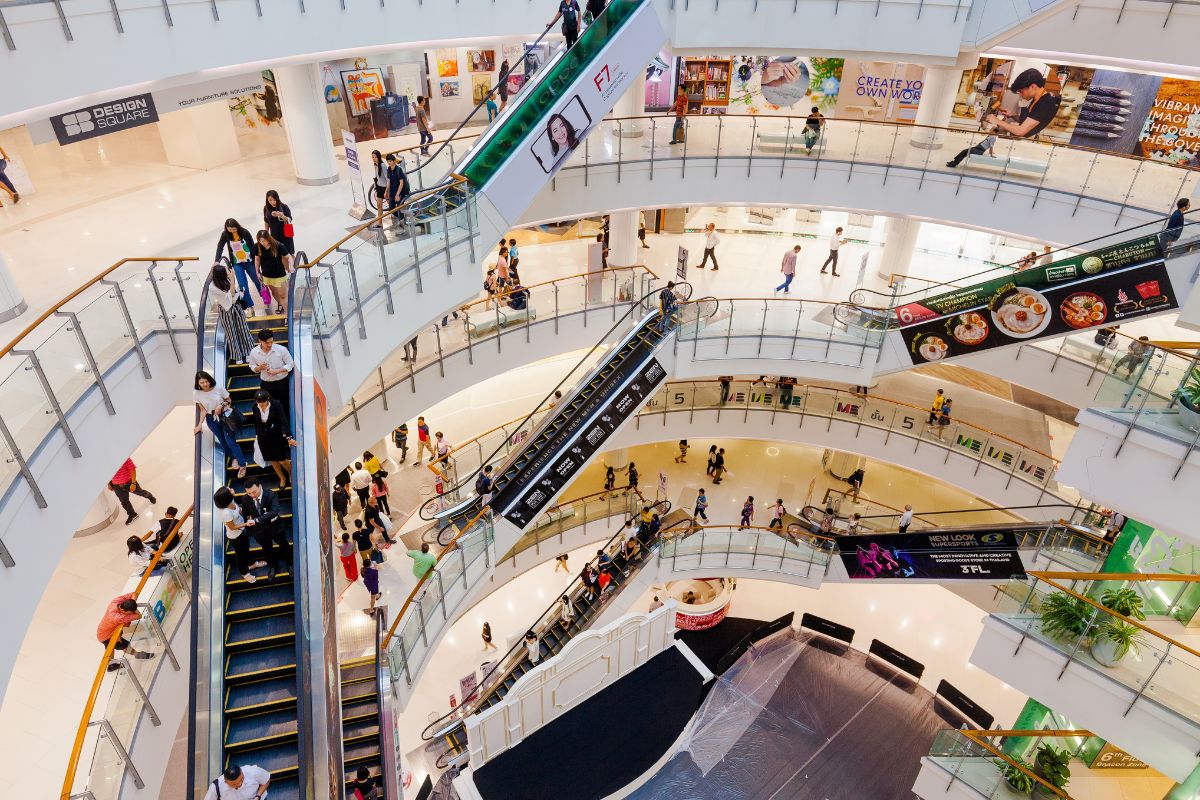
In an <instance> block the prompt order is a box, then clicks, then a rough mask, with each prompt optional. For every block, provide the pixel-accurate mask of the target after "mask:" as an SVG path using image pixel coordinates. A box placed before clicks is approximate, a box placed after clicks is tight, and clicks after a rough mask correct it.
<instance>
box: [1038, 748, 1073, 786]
mask: <svg viewBox="0 0 1200 800" xmlns="http://www.w3.org/2000/svg"><path fill="white" fill-rule="evenodd" d="M1033 771H1034V772H1035V773H1037V776H1038V777H1039V778H1041V779H1042V780H1044V781H1045V782H1046V783H1048V784H1050V785H1051V786H1053V787H1054V788H1055V789H1064V788H1066V785H1067V784H1068V783H1070V782H1071V754H1070V753H1069V752H1067V751H1066V750H1062V749H1060V748H1057V747H1055V746H1054V745H1052V744H1042V745H1039V746H1038V749H1037V755H1035V756H1034V760H1033Z"/></svg>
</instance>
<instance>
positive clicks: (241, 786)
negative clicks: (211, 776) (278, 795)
mask: <svg viewBox="0 0 1200 800" xmlns="http://www.w3.org/2000/svg"><path fill="white" fill-rule="evenodd" d="M270 785H271V773H269V772H267V771H266V770H265V769H262V768H261V767H257V766H254V765H253V764H246V765H243V766H240V767H238V766H231V767H227V768H226V770H225V771H224V772H222V773H221V776H220V777H219V778H217V779H216V780H215V781H213V782H212V783H210V784H209V785H208V793H207V794H205V795H204V800H261V798H263V797H266V796H267V787H268V786H270Z"/></svg>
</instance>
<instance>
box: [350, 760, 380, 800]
mask: <svg viewBox="0 0 1200 800" xmlns="http://www.w3.org/2000/svg"><path fill="white" fill-rule="evenodd" d="M346 789H347V790H349V792H350V796H351V797H353V798H355V800H359V798H361V800H375V798H378V797H382V796H383V795H382V793H381V792H382V790H383V778H382V777H381V776H379V775H376V776H374V777H372V776H371V770H370V768H369V767H359V768H358V772H357V773H356V777H355V779H354V780H352V781H350V782H349V783H348V784H346Z"/></svg>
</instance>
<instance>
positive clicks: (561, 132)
mask: <svg viewBox="0 0 1200 800" xmlns="http://www.w3.org/2000/svg"><path fill="white" fill-rule="evenodd" d="M550 135H551V136H552V137H553V138H554V141H555V142H557V143H558V144H559V146H560V147H565V146H566V144H567V123H565V122H563V121H562V118H560V117H555V118H554V121H553V122H551V123H550Z"/></svg>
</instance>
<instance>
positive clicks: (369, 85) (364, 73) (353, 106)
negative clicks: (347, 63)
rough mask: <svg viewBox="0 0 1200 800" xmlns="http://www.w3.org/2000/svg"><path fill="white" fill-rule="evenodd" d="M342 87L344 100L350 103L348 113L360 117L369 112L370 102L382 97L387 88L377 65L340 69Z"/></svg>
mask: <svg viewBox="0 0 1200 800" xmlns="http://www.w3.org/2000/svg"><path fill="white" fill-rule="evenodd" d="M342 87H343V88H344V89H345V95H346V102H347V103H349V104H350V115H351V116H354V117H361V116H362V115H363V114H366V113H368V112H370V110H371V103H372V102H373V101H375V100H379V99H382V97H383V95H384V93H386V92H387V88H386V87H385V86H384V84H383V70H382V69H380V68H379V67H364V68H362V69H345V70H342Z"/></svg>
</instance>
